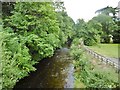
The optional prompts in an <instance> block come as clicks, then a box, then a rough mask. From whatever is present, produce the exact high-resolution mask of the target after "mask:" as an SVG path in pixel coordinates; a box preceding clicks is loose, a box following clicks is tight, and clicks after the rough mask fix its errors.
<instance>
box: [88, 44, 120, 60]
mask: <svg viewBox="0 0 120 90" xmlns="http://www.w3.org/2000/svg"><path fill="white" fill-rule="evenodd" d="M119 45H120V44H98V45H96V46H87V47H88V48H90V49H92V50H93V51H95V52H97V53H99V54H101V55H104V56H107V57H111V58H118V57H120V56H119V55H118V50H120V46H119Z"/></svg>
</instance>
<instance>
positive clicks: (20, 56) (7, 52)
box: [0, 32, 36, 88]
mask: <svg viewBox="0 0 120 90" xmlns="http://www.w3.org/2000/svg"><path fill="white" fill-rule="evenodd" d="M0 36H2V37H0V40H1V42H2V78H3V79H2V81H3V82H2V85H3V86H2V87H3V88H13V86H14V85H15V83H16V82H17V81H18V80H19V79H21V78H23V77H25V76H27V75H28V73H29V72H30V71H34V70H35V68H34V67H33V65H34V64H35V63H36V62H35V61H33V60H32V59H31V56H30V54H29V49H28V48H27V47H26V46H25V43H23V42H22V41H21V40H20V39H19V38H18V37H16V36H15V34H14V33H7V32H0Z"/></svg>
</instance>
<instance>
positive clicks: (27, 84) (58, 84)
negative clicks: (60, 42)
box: [13, 48, 74, 90]
mask: <svg viewBox="0 0 120 90" xmlns="http://www.w3.org/2000/svg"><path fill="white" fill-rule="evenodd" d="M36 68H37V70H36V71H35V72H32V73H31V74H30V75H29V76H27V77H25V78H23V79H21V80H20V81H19V82H18V83H17V84H16V85H15V87H14V89H13V90H17V88H73V87H74V77H73V72H74V67H73V64H72V59H71V58H70V56H69V49H68V48H62V49H58V50H57V51H56V52H55V54H54V55H53V56H52V57H51V58H47V59H43V60H41V61H40V62H39V63H38V64H37V66H36Z"/></svg>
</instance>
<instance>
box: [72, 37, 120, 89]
mask: <svg viewBox="0 0 120 90" xmlns="http://www.w3.org/2000/svg"><path fill="white" fill-rule="evenodd" d="M78 42H79V40H78V39H75V40H74V41H73V44H72V46H71V52H70V53H71V56H72V57H73V59H74V62H73V64H74V68H75V72H74V77H75V83H74V88H117V87H118V85H119V82H118V73H117V72H116V70H115V68H113V67H111V66H110V65H106V64H104V63H102V62H100V61H99V60H97V59H95V58H93V57H92V56H91V55H89V54H87V53H86V52H85V51H84V50H83V49H82V47H81V46H79V43H78Z"/></svg>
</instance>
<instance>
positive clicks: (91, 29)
mask: <svg viewBox="0 0 120 90" xmlns="http://www.w3.org/2000/svg"><path fill="white" fill-rule="evenodd" d="M75 26H76V30H75V31H76V37H78V38H82V39H83V41H84V44H85V45H94V44H96V43H98V42H100V39H99V34H100V33H101V24H100V23H98V22H97V21H95V20H90V21H89V22H87V23H86V22H84V20H83V19H78V20H77V23H76V25H75Z"/></svg>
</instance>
